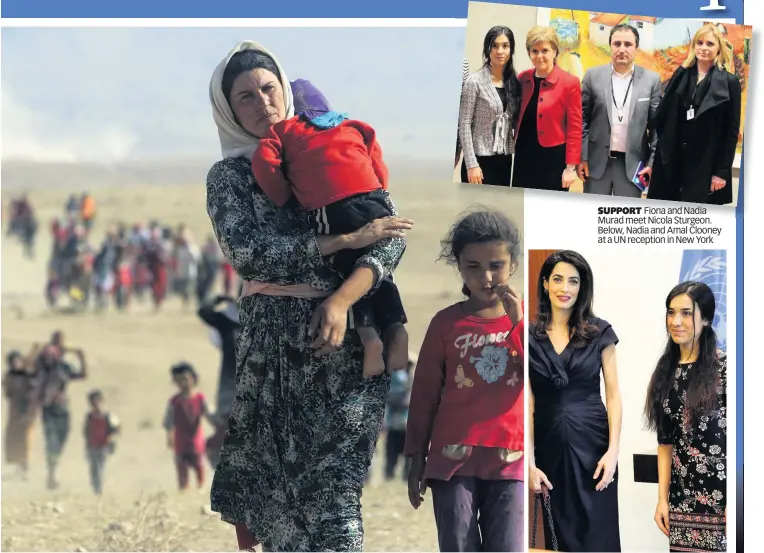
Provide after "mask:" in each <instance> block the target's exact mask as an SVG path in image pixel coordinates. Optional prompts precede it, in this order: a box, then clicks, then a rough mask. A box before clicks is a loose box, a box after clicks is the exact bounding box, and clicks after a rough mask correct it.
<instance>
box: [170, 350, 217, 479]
mask: <svg viewBox="0 0 764 553" xmlns="http://www.w3.org/2000/svg"><path fill="white" fill-rule="evenodd" d="M170 372H171V373H172V379H173V380H174V381H175V385H176V386H177V387H178V389H179V392H178V393H177V394H175V395H174V396H173V397H172V398H170V402H169V403H168V405H167V411H166V412H165V417H164V427H165V430H167V445H168V447H170V448H172V449H173V451H174V453H175V466H176V469H177V471H178V487H179V488H180V489H181V490H185V489H187V488H188V472H189V469H193V470H194V472H195V473H196V482H197V484H198V486H199V487H200V488H201V487H202V486H203V485H204V453H205V445H206V444H205V439H204V433H203V429H202V418H206V419H207V421H208V422H209V423H210V424H213V425H214V424H215V417H214V416H213V415H212V412H211V411H210V409H209V407H208V406H207V399H206V398H205V397H204V394H203V393H201V392H198V391H196V385H197V384H198V382H199V377H198V376H197V374H196V371H195V370H194V368H193V367H192V366H191V365H190V364H188V363H178V364H177V365H175V366H173V367H172V369H170Z"/></svg>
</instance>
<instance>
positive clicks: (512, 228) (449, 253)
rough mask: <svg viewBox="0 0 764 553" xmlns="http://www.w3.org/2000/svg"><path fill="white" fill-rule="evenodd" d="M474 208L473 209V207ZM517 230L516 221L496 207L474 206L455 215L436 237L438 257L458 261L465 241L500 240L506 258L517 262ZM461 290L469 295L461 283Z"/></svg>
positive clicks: (466, 243)
mask: <svg viewBox="0 0 764 553" xmlns="http://www.w3.org/2000/svg"><path fill="white" fill-rule="evenodd" d="M476 208H477V209H476ZM520 241H521V238H520V231H519V230H518V228H517V225H516V224H515V223H514V222H513V221H512V220H510V218H509V217H507V216H506V215H504V214H503V213H502V212H501V211H499V210H497V209H492V208H489V207H484V206H475V207H473V208H472V210H470V211H467V212H465V213H463V214H462V215H460V216H459V219H457V221H456V222H455V223H454V224H453V225H452V226H451V228H450V229H449V230H448V234H446V236H445V237H444V238H443V240H441V241H440V245H441V251H440V257H438V260H439V261H440V260H441V259H444V260H446V262H448V264H449V265H454V266H456V265H458V264H459V256H460V255H461V253H462V250H464V248H465V247H466V246H468V245H469V244H475V243H479V242H504V243H505V244H506V245H507V251H508V252H509V258H510V259H511V260H512V263H514V264H517V263H518V260H519V259H520V255H521V254H522V247H521V244H520ZM462 294H464V295H465V296H467V297H468V298H469V297H470V296H471V295H472V293H471V292H470V289H469V288H467V285H466V284H465V285H464V286H462Z"/></svg>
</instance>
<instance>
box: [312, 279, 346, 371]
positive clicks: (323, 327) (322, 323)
mask: <svg viewBox="0 0 764 553" xmlns="http://www.w3.org/2000/svg"><path fill="white" fill-rule="evenodd" d="M350 307H351V306H350V305H348V304H347V303H346V302H344V301H342V300H341V299H339V298H337V294H334V295H332V296H329V297H328V298H327V299H326V300H324V302H323V303H321V305H319V306H318V308H317V309H316V312H315V313H313V318H312V319H311V320H310V325H309V326H308V336H311V337H313V336H315V339H314V340H313V342H311V344H310V347H312V348H313V349H315V350H316V353H315V355H316V357H323V356H325V355H330V354H332V353H334V352H335V351H337V348H339V347H340V346H341V345H342V341H343V340H344V339H345V331H346V330H347V326H348V310H349V309H350Z"/></svg>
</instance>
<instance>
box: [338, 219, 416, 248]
mask: <svg viewBox="0 0 764 553" xmlns="http://www.w3.org/2000/svg"><path fill="white" fill-rule="evenodd" d="M413 227H414V221H413V220H411V219H407V218H406V217H394V216H391V217H383V218H382V219H375V220H374V221H372V222H371V223H367V224H366V225H364V226H363V227H361V228H359V229H358V230H357V231H355V232H351V233H350V234H348V235H346V236H347V245H346V246H345V247H346V248H349V249H351V250H360V249H363V248H366V247H368V246H371V245H372V244H375V243H376V242H379V241H380V240H385V239H386V238H406V232H405V231H407V230H410V229H412V228H413Z"/></svg>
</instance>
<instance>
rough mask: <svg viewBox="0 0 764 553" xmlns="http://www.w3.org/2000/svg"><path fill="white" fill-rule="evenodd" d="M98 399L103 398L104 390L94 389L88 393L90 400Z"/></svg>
mask: <svg viewBox="0 0 764 553" xmlns="http://www.w3.org/2000/svg"><path fill="white" fill-rule="evenodd" d="M97 399H100V400H103V392H102V391H101V390H92V391H91V392H90V393H88V401H90V402H93V401H95V400H97Z"/></svg>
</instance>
